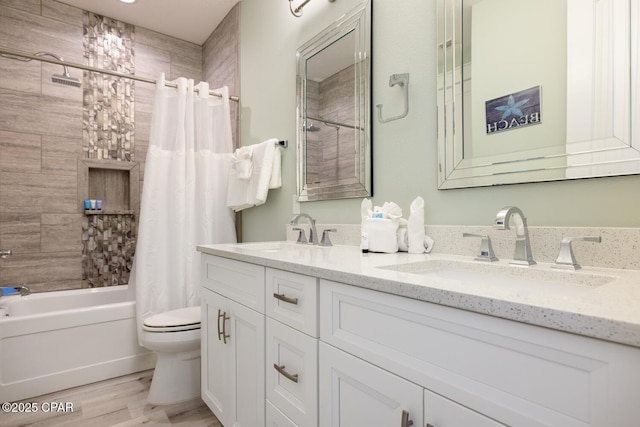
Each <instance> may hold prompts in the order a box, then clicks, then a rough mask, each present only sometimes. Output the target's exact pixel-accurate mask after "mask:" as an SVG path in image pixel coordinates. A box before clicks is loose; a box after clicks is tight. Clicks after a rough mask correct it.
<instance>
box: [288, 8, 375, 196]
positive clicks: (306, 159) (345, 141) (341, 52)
mask: <svg viewBox="0 0 640 427" xmlns="http://www.w3.org/2000/svg"><path fill="white" fill-rule="evenodd" d="M296 56H297V121H296V125H297V130H298V132H297V174H298V180H297V181H298V182H297V183H298V201H301V202H304V201H313V200H330V199H344V198H353V197H369V196H371V195H372V177H371V117H370V116H371V105H370V104H371V89H370V87H371V3H370V0H367V1H364V2H363V3H361V4H360V5H359V6H358V7H357V8H355V9H354V10H352V11H351V12H349V13H347V14H345V15H344V16H343V17H342V18H340V19H339V20H338V21H336V22H334V23H333V24H332V25H330V26H329V27H327V28H325V29H324V30H323V31H321V32H320V33H319V34H318V35H316V36H315V37H314V38H313V39H311V40H309V41H308V42H307V43H305V44H304V45H303V46H301V47H300V48H299V49H298V51H297V52H296Z"/></svg>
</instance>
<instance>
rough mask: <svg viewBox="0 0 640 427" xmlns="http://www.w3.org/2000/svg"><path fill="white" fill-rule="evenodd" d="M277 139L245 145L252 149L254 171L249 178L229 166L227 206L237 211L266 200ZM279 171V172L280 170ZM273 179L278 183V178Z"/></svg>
mask: <svg viewBox="0 0 640 427" xmlns="http://www.w3.org/2000/svg"><path fill="white" fill-rule="evenodd" d="M277 141H278V140H277V139H274V138H272V139H268V140H266V141H264V142H261V143H260V144H254V145H250V146H248V147H243V148H249V149H250V150H251V159H252V168H253V172H252V174H251V177H250V178H249V179H241V178H240V177H239V176H238V171H237V170H236V169H235V168H233V167H230V168H229V180H228V182H227V206H228V207H230V208H231V209H233V210H234V211H235V212H239V211H241V210H243V209H247V208H250V207H253V206H258V205H261V204H263V203H264V202H266V200H267V193H268V191H269V188H270V184H271V182H272V173H273V172H274V168H273V166H274V157H275V151H276V142H277ZM239 150H240V149H238V150H236V151H239ZM234 154H235V153H234ZM277 172H278V173H279V172H280V171H277ZM273 181H274V184H277V181H278V179H274V180H273Z"/></svg>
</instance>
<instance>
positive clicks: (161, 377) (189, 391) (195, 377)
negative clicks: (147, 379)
mask: <svg viewBox="0 0 640 427" xmlns="http://www.w3.org/2000/svg"><path fill="white" fill-rule="evenodd" d="M140 333H141V342H142V345H143V346H144V347H145V348H147V349H149V350H153V351H155V352H156V368H155V371H154V373H153V379H152V381H151V388H150V389H149V397H148V398H147V402H148V403H150V404H153V405H169V404H172V403H178V402H183V401H185V400H190V399H193V398H195V397H199V396H200V307H188V308H180V309H177V310H171V311H167V312H165V313H160V314H154V315H152V316H149V317H147V318H146V319H145V320H144V323H143V325H142V331H141V332H140Z"/></svg>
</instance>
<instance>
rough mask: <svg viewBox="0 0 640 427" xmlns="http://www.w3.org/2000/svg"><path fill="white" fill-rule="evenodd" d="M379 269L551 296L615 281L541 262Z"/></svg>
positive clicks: (444, 263) (425, 263) (419, 264)
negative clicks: (522, 264) (539, 263)
mask: <svg viewBox="0 0 640 427" xmlns="http://www.w3.org/2000/svg"><path fill="white" fill-rule="evenodd" d="M378 268H381V269H384V270H392V271H399V272H403V273H408V274H412V275H419V276H422V277H425V278H430V279H440V280H446V281H456V282H464V283H468V284H475V285H478V286H493V287H495V286H504V287H505V288H507V287H508V288H509V290H512V291H514V292H518V293H535V294H553V295H575V294H578V293H582V292H588V291H590V290H593V289H596V288H597V287H599V286H602V285H605V284H607V283H609V282H611V281H612V280H614V277H611V276H606V275H600V274H592V273H588V272H584V271H581V270H579V271H565V270H555V269H551V268H549V267H542V266H540V265H536V266H533V267H520V266H513V265H501V264H495V263H479V262H466V261H458V260H428V261H422V262H416V263H407V264H397V265H389V266H381V267H378Z"/></svg>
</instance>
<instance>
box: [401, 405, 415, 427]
mask: <svg viewBox="0 0 640 427" xmlns="http://www.w3.org/2000/svg"><path fill="white" fill-rule="evenodd" d="M412 425H413V421H412V420H410V419H409V412H407V411H405V410H404V409H403V410H402V420H401V421H400V427H409V426H412Z"/></svg>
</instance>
